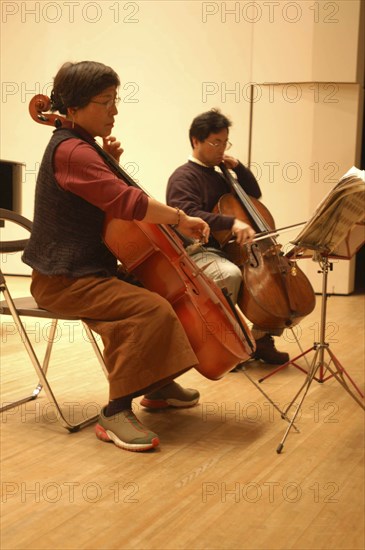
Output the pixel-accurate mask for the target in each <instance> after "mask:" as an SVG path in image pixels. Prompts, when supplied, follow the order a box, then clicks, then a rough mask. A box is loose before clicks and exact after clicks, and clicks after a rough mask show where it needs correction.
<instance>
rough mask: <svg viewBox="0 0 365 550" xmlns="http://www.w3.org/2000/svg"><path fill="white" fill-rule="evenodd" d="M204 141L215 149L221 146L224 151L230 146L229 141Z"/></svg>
mask: <svg viewBox="0 0 365 550" xmlns="http://www.w3.org/2000/svg"><path fill="white" fill-rule="evenodd" d="M206 143H207V144H208V145H210V146H211V147H214V148H215V149H218V147H223V148H224V149H225V150H226V151H228V149H230V148H231V147H232V143H231V142H230V141H223V142H222V141H215V142H214V143H212V142H211V141H206Z"/></svg>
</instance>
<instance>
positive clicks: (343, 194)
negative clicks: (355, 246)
mask: <svg viewBox="0 0 365 550" xmlns="http://www.w3.org/2000/svg"><path fill="white" fill-rule="evenodd" d="M364 222H365V170H359V169H358V168H356V167H355V166H353V167H352V168H351V169H350V170H348V172H346V174H345V175H344V176H342V178H341V179H340V181H339V182H338V183H337V184H336V185H335V187H334V188H333V189H331V191H330V192H329V193H327V195H326V196H325V197H324V199H323V200H322V201H321V202H320V204H319V205H318V207H317V209H316V210H315V212H314V215H313V216H312V218H311V219H310V220H309V221H308V222H307V224H306V225H305V226H304V228H303V229H302V231H301V232H300V233H299V235H298V236H297V237H296V239H295V240H294V241H292V243H293V244H295V245H297V246H299V247H300V248H302V249H303V248H310V249H313V250H320V251H323V252H325V253H326V254H336V253H338V254H339V255H341V253H343V251H344V250H345V249H346V247H345V248H344V241H346V239H347V237H348V235H349V232H350V231H351V230H352V229H353V228H354V227H355V226H357V227H356V234H357V235H359V239H362V242H364V240H363V235H364V226H362V224H364Z"/></svg>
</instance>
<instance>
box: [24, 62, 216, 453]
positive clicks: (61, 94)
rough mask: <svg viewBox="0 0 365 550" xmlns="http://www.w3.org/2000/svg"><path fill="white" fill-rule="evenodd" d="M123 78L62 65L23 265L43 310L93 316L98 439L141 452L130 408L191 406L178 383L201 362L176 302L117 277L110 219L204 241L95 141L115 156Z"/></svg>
mask: <svg viewBox="0 0 365 550" xmlns="http://www.w3.org/2000/svg"><path fill="white" fill-rule="evenodd" d="M119 85H120V81H119V77H118V75H117V74H116V73H115V72H114V70H113V69H111V68H110V67H107V66H105V65H103V64H101V63H96V62H89V61H84V62H80V63H65V64H64V65H63V66H62V67H61V68H60V70H59V71H58V73H57V75H56V77H55V79H54V87H53V91H52V95H51V101H52V105H51V110H52V111H58V112H59V113H61V114H62V115H65V119H66V124H65V123H63V125H62V128H60V129H57V130H55V132H54V133H53V135H52V137H51V140H50V142H49V144H48V146H47V148H46V150H45V153H44V156H43V160H42V164H41V167H40V171H39V175H38V179H37V186H36V197H35V210H34V221H33V231H32V234H31V237H30V240H29V243H28V245H27V247H26V249H25V251H24V255H23V261H24V262H25V263H27V264H28V265H30V266H31V267H32V268H33V274H32V285H31V292H32V294H33V296H34V298H35V299H36V301H37V303H38V305H39V306H40V307H44V308H46V309H49V310H51V311H54V312H55V313H57V314H60V315H61V314H62V315H71V316H78V317H80V318H83V319H87V323H88V325H89V326H90V328H91V329H92V330H94V331H95V332H97V333H98V334H100V335H101V337H102V340H103V344H104V359H105V363H106V367H107V369H108V373H109V385H110V395H109V403H108V404H107V405H106V406H105V407H104V408H103V409H102V411H101V414H100V419H99V421H98V424H97V427H96V435H97V436H98V437H99V438H100V439H102V440H104V441H113V442H114V443H115V444H116V445H117V446H118V447H121V448H123V449H127V450H131V451H144V450H147V449H150V448H153V447H156V446H157V445H158V444H159V439H158V436H157V435H156V434H155V433H153V432H152V431H150V430H149V429H148V428H146V427H145V426H143V425H142V424H141V423H140V422H139V420H138V419H137V418H136V416H135V415H134V413H133V412H132V409H131V404H132V400H133V398H134V397H136V396H139V395H144V398H143V400H142V404H143V405H145V406H148V407H151V408H153V407H161V406H169V405H170V406H175V407H190V406H193V405H194V404H196V403H197V402H198V400H199V393H198V392H197V391H196V390H192V389H184V388H182V387H181V386H180V385H179V384H177V383H176V382H174V379H175V378H176V377H177V376H179V375H181V374H182V373H183V372H185V371H187V370H188V369H190V368H192V367H193V366H196V364H197V362H198V360H197V357H196V355H195V353H194V351H193V350H192V348H191V345H190V343H189V340H188V339H187V337H186V334H185V332H184V330H183V327H182V325H181V323H180V321H179V319H178V318H177V316H176V314H175V312H174V310H173V308H172V307H171V305H170V304H169V303H168V302H167V301H166V300H165V299H164V298H162V297H160V296H159V295H158V294H156V293H154V292H150V291H149V290H147V289H145V288H140V287H139V286H136V285H132V284H130V283H128V282H126V281H124V280H120V279H119V278H118V277H117V274H118V272H117V261H116V259H115V257H114V255H113V254H112V253H111V252H110V251H109V250H108V248H107V247H106V246H105V244H104V243H103V241H102V233H103V225H104V219H105V216H109V217H112V218H121V219H124V220H143V221H145V222H149V223H153V224H154V223H156V224H157V223H158V224H173V225H177V226H178V229H179V231H181V232H182V233H183V234H185V235H187V236H188V237H191V238H195V239H201V240H203V241H205V240H206V239H207V238H208V235H209V228H208V225H207V224H206V222H204V221H203V220H201V219H199V218H196V217H190V216H188V215H186V214H185V213H184V212H183V211H182V210H180V209H176V208H173V207H169V206H166V205H164V204H162V203H159V202H157V201H155V200H153V199H151V198H150V197H148V196H147V195H146V194H145V193H143V192H142V191H141V190H140V189H137V188H135V187H130V186H128V185H126V184H125V183H124V182H123V181H122V180H121V179H120V178H117V177H116V175H115V174H113V172H112V171H111V170H110V168H109V167H108V166H107V164H106V163H105V162H104V161H103V159H102V158H101V157H100V155H99V154H98V153H97V152H96V150H95V148H93V146H92V142H93V141H94V138H95V137H97V136H99V137H101V138H103V148H104V150H106V152H107V153H108V154H109V155H111V156H112V157H114V159H116V160H118V159H119V157H120V155H121V153H122V149H121V147H120V143H119V142H118V141H117V140H116V139H115V138H113V137H111V136H110V134H111V131H112V128H113V124H114V118H115V116H116V115H117V113H118V110H117V104H118V101H119V98H118V97H117V91H118V86H119Z"/></svg>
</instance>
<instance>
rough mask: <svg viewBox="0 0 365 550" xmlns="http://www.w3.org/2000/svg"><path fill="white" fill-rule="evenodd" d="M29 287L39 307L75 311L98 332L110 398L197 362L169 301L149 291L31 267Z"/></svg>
mask: <svg viewBox="0 0 365 550" xmlns="http://www.w3.org/2000/svg"><path fill="white" fill-rule="evenodd" d="M31 292H32V295H33V296H34V298H35V300H36V302H37V303H38V305H39V306H40V307H42V308H45V309H48V310H50V311H53V312H54V313H55V314H59V315H61V314H62V315H70V316H75V317H76V316H77V317H80V319H82V320H83V321H85V322H86V324H87V325H88V326H89V327H90V328H91V329H92V330H93V331H95V332H96V333H97V334H99V335H100V336H101V338H102V341H103V344H104V360H105V364H106V368H107V370H108V373H109V384H110V396H109V397H110V399H116V398H117V397H123V396H126V395H129V394H132V393H136V394H141V393H144V392H145V391H147V390H148V389H150V388H151V387H154V386H156V384H157V383H158V382H159V381H161V380H164V379H169V378H170V379H172V378H174V377H176V376H178V375H179V374H182V373H183V372H184V371H186V370H188V369H189V368H191V367H193V366H195V365H197V363H198V360H197V357H196V355H195V353H194V352H193V350H192V348H191V346H190V343H189V340H188V339H187V336H186V334H185V331H184V329H183V327H182V325H181V323H180V321H179V319H178V318H177V316H176V314H175V312H174V310H173V308H172V306H171V305H170V304H169V302H168V301H167V300H165V299H164V298H162V297H161V296H159V295H158V294H156V293H154V292H150V291H149V290H146V289H144V288H140V287H137V286H134V285H131V284H129V283H126V282H124V281H120V280H119V279H117V278H116V277H81V278H77V279H74V278H69V277H65V276H63V275H52V276H48V275H43V274H41V273H39V272H36V271H33V275H32V285H31ZM86 360H87V358H86Z"/></svg>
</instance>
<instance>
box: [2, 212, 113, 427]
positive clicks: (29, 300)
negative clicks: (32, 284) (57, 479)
mask: <svg viewBox="0 0 365 550" xmlns="http://www.w3.org/2000/svg"><path fill="white" fill-rule="evenodd" d="M0 220H1V221H2V222H5V223H7V222H12V223H14V224H16V225H18V226H20V227H22V228H23V229H26V230H28V231H29V232H30V231H31V229H32V223H31V222H30V221H29V220H28V219H26V218H24V217H23V216H21V215H20V214H18V213H16V212H13V211H11V210H5V209H3V208H0ZM27 241H28V239H23V240H12V241H2V242H0V253H1V254H2V255H3V254H9V253H13V252H20V251H22V250H23V249H24V247H25V245H26V243H27ZM0 290H1V293H2V294H3V295H4V298H5V300H2V301H1V302H0V313H1V314H2V315H10V316H11V317H12V318H13V321H14V323H15V325H16V327H17V329H18V332H19V335H20V338H21V340H22V342H23V344H24V346H25V348H26V351H27V353H28V355H29V358H30V360H31V362H32V364H33V367H34V369H35V371H36V373H37V376H38V378H39V382H38V384H37V386H36V388H35V389H34V390H33V392H32V393H31V394H30V395H28V396H27V397H24V398H23V399H18V400H17V401H13V402H11V403H7V404H6V405H4V406H2V407H0V412H3V411H6V410H8V409H12V408H13V407H16V406H18V405H21V404H23V403H26V402H28V401H31V400H34V399H36V398H37V397H38V396H39V394H40V392H41V390H42V388H43V387H44V390H45V393H46V395H47V397H48V399H49V401H50V402H51V403H53V404H54V406H55V408H56V411H57V418H58V420H59V421H60V423H61V424H62V426H63V427H64V428H66V429H67V430H69V431H70V432H75V431H78V430H79V429H80V428H83V427H85V426H87V425H89V424H91V423H92V422H94V421H96V419H97V417H98V415H95V416H88V417H87V418H85V419H84V420H82V421H81V422H78V423H73V422H71V420H70V418H68V419H67V418H66V417H65V415H64V413H63V412H62V410H61V407H60V405H59V403H58V402H57V399H56V397H55V395H54V393H53V391H52V388H51V386H50V384H49V381H48V379H47V371H48V366H49V362H50V358H51V352H52V348H53V344H54V342H55V335H56V330H57V323H58V321H59V320H67V321H81V322H82V320H81V319H80V318H78V317H70V316H67V317H66V316H60V315H57V314H55V313H52V312H51V311H47V310H45V309H41V308H39V307H38V305H37V304H36V302H35V300H34V299H33V297H32V296H31V295H30V294H29V296H27V297H22V298H14V299H13V298H12V296H11V294H10V292H9V289H8V286H7V284H6V280H5V276H4V274H3V272H2V271H1V269H0ZM22 317H35V318H42V319H51V320H52V323H51V329H50V332H49V334H48V335H47V340H48V343H47V347H46V351H45V355H44V359H43V361H42V363H40V361H39V360H38V357H37V355H36V353H35V350H34V347H33V345H32V344H31V342H30V339H29V336H28V334H27V331H26V328H25V326H24V324H23V322H22V320H21V318H22ZM82 323H83V327H84V329H85V331H86V334H87V338H88V340H89V341H90V343H91V345H92V347H93V349H94V352H95V354H96V357H97V359H98V361H99V363H100V365H101V367H102V369H103V371H104V373H105V374H106V375H107V371H106V367H105V363H104V359H103V355H102V353H101V351H100V348H99V346H98V344H97V342H96V339H95V336H94V334H93V333H92V331H91V330H90V329H89V327H88V326H87V325H86V323H84V322H82Z"/></svg>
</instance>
